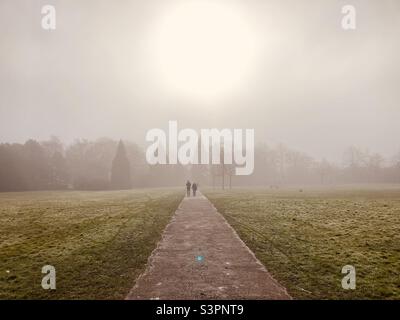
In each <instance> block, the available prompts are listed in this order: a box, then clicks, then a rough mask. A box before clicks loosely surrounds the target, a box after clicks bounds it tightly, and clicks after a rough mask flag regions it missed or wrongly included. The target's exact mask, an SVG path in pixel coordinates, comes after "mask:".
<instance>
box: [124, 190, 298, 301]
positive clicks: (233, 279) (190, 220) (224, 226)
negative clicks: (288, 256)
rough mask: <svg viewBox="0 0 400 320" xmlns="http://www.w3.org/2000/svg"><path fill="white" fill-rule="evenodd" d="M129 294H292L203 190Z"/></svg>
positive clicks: (187, 203)
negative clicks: (246, 243)
mask: <svg viewBox="0 0 400 320" xmlns="http://www.w3.org/2000/svg"><path fill="white" fill-rule="evenodd" d="M126 299H291V297H290V296H289V295H288V293H287V292H286V290H285V288H284V287H282V286H281V285H280V284H279V283H278V282H277V281H276V280H275V279H273V278H272V276H271V275H270V274H269V272H268V271H267V270H266V269H265V267H264V266H263V265H262V264H261V263H260V262H259V261H258V260H257V258H256V257H255V256H254V254H253V252H252V251H250V249H249V248H248V247H247V246H246V245H245V244H244V243H243V242H242V240H241V239H240V238H239V237H238V235H237V234H236V232H235V231H234V230H233V229H232V228H231V226H230V225H229V224H228V223H227V222H226V220H225V218H224V217H223V216H222V215H221V214H220V213H218V212H217V210H216V209H215V208H214V206H213V205H212V204H211V202H210V201H209V200H208V199H207V198H205V197H204V196H202V195H201V194H200V195H199V196H197V197H195V198H193V197H192V198H185V199H184V200H183V201H182V202H181V204H180V205H179V208H178V209H177V211H176V213H175V215H174V216H173V218H172V220H171V222H170V223H169V224H168V226H167V227H166V229H165V230H164V233H163V235H162V239H161V241H160V242H159V244H158V246H157V248H156V249H155V250H154V251H153V253H152V255H151V256H150V258H149V263H148V266H147V269H146V271H145V272H144V273H143V274H142V275H141V276H140V277H139V278H138V279H137V281H136V284H135V286H134V287H133V288H132V290H131V292H130V293H129V294H128V296H127V297H126Z"/></svg>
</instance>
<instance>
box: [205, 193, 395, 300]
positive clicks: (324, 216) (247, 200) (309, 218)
mask: <svg viewBox="0 0 400 320" xmlns="http://www.w3.org/2000/svg"><path fill="white" fill-rule="evenodd" d="M203 193H205V195H206V196H207V197H208V198H209V199H210V200H211V201H212V202H213V203H214V205H215V206H216V207H217V209H218V210H219V211H220V212H221V213H222V214H223V215H224V216H225V218H226V219H227V220H228V221H229V223H230V224H231V225H232V226H233V227H234V228H235V229H236V231H237V232H238V234H239V235H240V237H241V238H242V240H243V241H244V242H245V243H246V244H247V245H248V246H249V247H250V249H252V250H253V251H254V252H255V254H256V256H257V257H258V259H259V260H260V261H261V262H263V263H264V265H265V266H266V267H267V269H268V270H269V271H270V272H271V273H272V274H273V276H274V277H275V278H276V279H277V280H279V281H280V282H281V283H282V284H283V285H284V286H286V287H287V289H288V291H289V293H290V294H291V295H292V296H293V297H294V298H298V299H400V188H393V187H391V188H383V187H376V188H360V187H352V188H350V187H347V188H342V189H323V190H316V189H315V190H312V189H304V190H301V189H291V190H290V189H288V190H271V189H242V190H232V191H215V190H207V191H205V192H204V191H203ZM348 264H350V265H353V266H354V267H355V268H356V276H357V278H356V279H357V282H356V284H357V287H356V290H344V289H342V286H341V279H342V277H343V276H344V275H343V274H341V269H342V267H343V266H345V265H348Z"/></svg>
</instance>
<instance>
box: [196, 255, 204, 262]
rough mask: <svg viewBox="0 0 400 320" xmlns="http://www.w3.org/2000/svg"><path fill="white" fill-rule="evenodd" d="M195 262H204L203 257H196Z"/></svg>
mask: <svg viewBox="0 0 400 320" xmlns="http://www.w3.org/2000/svg"><path fill="white" fill-rule="evenodd" d="M196 260H197V262H203V261H204V257H203V256H197V257H196Z"/></svg>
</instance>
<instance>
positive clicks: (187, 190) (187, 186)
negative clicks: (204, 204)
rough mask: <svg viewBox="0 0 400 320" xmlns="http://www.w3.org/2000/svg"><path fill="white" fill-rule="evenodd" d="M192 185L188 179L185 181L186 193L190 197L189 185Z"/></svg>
mask: <svg viewBox="0 0 400 320" xmlns="http://www.w3.org/2000/svg"><path fill="white" fill-rule="evenodd" d="M191 186H192V184H191V183H190V181H189V180H188V181H187V182H186V195H187V196H188V197H190V187H191Z"/></svg>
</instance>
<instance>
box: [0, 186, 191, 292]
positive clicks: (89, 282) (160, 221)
mask: <svg viewBox="0 0 400 320" xmlns="http://www.w3.org/2000/svg"><path fill="white" fill-rule="evenodd" d="M182 197H183V193H182V192H181V190H177V189H159V190H129V191H110V192H21V193H3V194H0V299H123V298H124V297H125V295H126V294H127V293H128V291H129V289H130V288H131V287H132V286H133V285H134V282H135V279H136V278H137V276H138V275H139V274H140V273H141V272H143V270H144V268H145V265H146V262H147V259H148V257H149V255H150V253H151V251H152V250H153V249H154V248H155V246H156V244H157V242H158V240H159V239H160V237H161V233H162V231H163V230H164V228H165V226H166V225H167V223H168V222H169V221H170V218H171V216H172V214H173V213H174V212H175V210H176V208H177V206H178V205H179V202H180V201H181V199H182ZM46 264H50V265H53V266H54V267H55V268H56V275H57V289H56V290H44V289H42V287H41V280H42V277H43V276H44V275H43V274H42V273H41V269H42V266H44V265H46Z"/></svg>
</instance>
